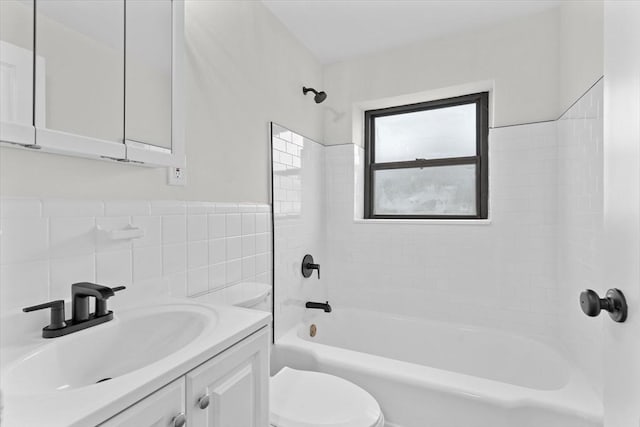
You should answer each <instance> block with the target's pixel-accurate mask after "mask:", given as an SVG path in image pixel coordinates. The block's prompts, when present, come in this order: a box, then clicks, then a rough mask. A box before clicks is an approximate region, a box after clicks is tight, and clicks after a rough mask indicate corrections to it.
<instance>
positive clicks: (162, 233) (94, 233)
mask: <svg viewBox="0 0 640 427" xmlns="http://www.w3.org/2000/svg"><path fill="white" fill-rule="evenodd" d="M127 229H132V230H131V233H132V234H134V235H136V234H143V236H141V237H136V238H133V239H122V240H118V239H114V238H113V237H114V235H115V234H117V232H118V231H120V230H127ZM136 229H139V230H141V231H136ZM0 230H1V232H2V234H0V307H1V308H2V309H3V310H9V309H17V308H20V307H23V306H25V305H29V304H36V303H40V302H44V301H48V300H52V299H68V298H69V297H70V285H71V283H74V282H80V281H95V282H97V283H101V284H105V285H108V286H116V285H125V286H132V285H133V286H135V283H137V282H142V281H150V280H151V281H152V280H154V279H158V280H161V279H162V280H163V282H164V283H167V282H168V289H169V292H170V293H171V294H172V295H177V296H193V295H198V294H203V293H206V292H209V291H213V290H216V289H220V288H224V287H226V286H229V285H232V284H234V283H237V282H241V281H257V282H263V283H268V284H271V277H272V273H271V268H272V267H271V266H272V262H271V257H272V254H271V252H272V250H271V248H272V245H271V207H270V206H269V205H267V204H253V203H212V202H183V201H139V200H135V201H118V200H113V201H112V200H105V201H100V200H91V201H87V200H58V199H42V200H40V199H30V198H3V199H1V200H0ZM113 232H116V233H113Z"/></svg>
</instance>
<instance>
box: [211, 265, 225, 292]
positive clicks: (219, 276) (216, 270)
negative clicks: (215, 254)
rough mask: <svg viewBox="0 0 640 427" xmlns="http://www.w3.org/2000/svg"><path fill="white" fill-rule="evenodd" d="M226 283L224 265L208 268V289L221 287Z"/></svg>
mask: <svg viewBox="0 0 640 427" xmlns="http://www.w3.org/2000/svg"><path fill="white" fill-rule="evenodd" d="M226 283H227V269H226V263H224V262H222V263H220V264H214V265H211V266H209V289H210V290H211V289H217V288H220V287H223V286H224V285H226Z"/></svg>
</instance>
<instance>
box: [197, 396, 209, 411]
mask: <svg viewBox="0 0 640 427" xmlns="http://www.w3.org/2000/svg"><path fill="white" fill-rule="evenodd" d="M198 407H199V408H200V409H207V408H208V407H209V395H208V394H205V395H204V396H202V397H201V398H200V399H198Z"/></svg>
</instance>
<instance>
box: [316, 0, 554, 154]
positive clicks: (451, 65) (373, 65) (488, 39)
mask: <svg viewBox="0 0 640 427" xmlns="http://www.w3.org/2000/svg"><path fill="white" fill-rule="evenodd" d="M559 20H560V13H559V10H558V9H557V8H556V9H552V10H550V11H547V12H544V13H540V14H536V15H532V16H529V17H525V18H519V19H517V20H513V21H511V22H508V23H504V24H500V25H494V26H491V27H490V28H485V29H483V30H478V31H473V32H470V33H465V34H460V35H456V36H449V37H445V38H441V39H436V40H428V41H424V42H419V43H415V44H412V45H409V46H405V47H401V48H396V49H392V50H389V51H385V52H380V53H376V54H372V55H368V56H364V57H361V58H356V59H353V60H350V61H345V62H340V63H336V64H333V65H329V66H327V67H326V68H325V72H324V80H325V90H326V91H327V93H328V94H329V97H328V98H327V101H326V107H325V111H326V113H325V143H326V144H344V143H349V142H353V143H358V144H359V143H361V142H359V141H352V137H351V134H352V116H351V108H352V105H353V104H354V103H360V102H363V101H369V100H376V99H380V98H387V97H393V96H399V95H407V94H412V93H416V92H424V91H428V90H434V89H439V88H444V87H449V86H458V85H462V84H467V83H470V82H479V81H487V80H489V81H493V82H494V89H495V90H494V93H493V100H492V101H493V104H494V105H493V111H494V123H495V126H504V125H512V124H519V123H526V122H535V121H541V120H550V119H556V118H558V116H559V114H560V110H559V105H558V92H559V71H560V57H559V25H558V24H559ZM323 105H324V104H323Z"/></svg>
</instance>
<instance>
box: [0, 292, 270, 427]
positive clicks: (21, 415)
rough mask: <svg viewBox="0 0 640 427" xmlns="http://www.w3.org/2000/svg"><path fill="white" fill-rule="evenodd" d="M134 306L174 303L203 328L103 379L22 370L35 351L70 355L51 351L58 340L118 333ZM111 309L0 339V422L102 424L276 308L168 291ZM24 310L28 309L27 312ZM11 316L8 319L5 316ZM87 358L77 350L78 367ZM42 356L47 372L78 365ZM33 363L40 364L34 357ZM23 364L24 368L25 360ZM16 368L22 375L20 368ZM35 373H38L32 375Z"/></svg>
mask: <svg viewBox="0 0 640 427" xmlns="http://www.w3.org/2000/svg"><path fill="white" fill-rule="evenodd" d="M136 310H137V311H140V310H147V312H151V313H153V312H155V313H167V312H171V311H172V310H174V311H175V310H177V311H181V312H185V313H186V312H193V313H197V316H199V317H198V319H201V321H199V322H198V323H199V326H198V327H199V329H198V333H197V334H196V335H194V336H195V338H194V339H193V340H190V342H187V343H181V344H179V345H178V346H177V348H176V349H171V350H170V351H169V352H168V353H169V354H167V355H166V356H163V357H162V358H159V359H157V360H153V361H152V362H151V363H149V364H148V365H142V366H141V367H139V368H138V369H135V370H132V371H130V372H128V373H124V374H122V375H120V376H117V377H114V378H113V379H110V380H108V381H104V382H101V383H98V384H89V385H84V386H79V387H73V385H71V386H69V387H68V388H67V387H65V386H62V387H57V388H56V389H51V388H49V389H47V388H46V387H42V388H41V387H40V386H39V385H38V380H39V378H38V375H39V374H38V373H37V372H34V371H35V370H34V369H29V370H27V371H24V372H25V374H22V372H23V371H20V370H19V369H21V366H20V364H21V363H25V361H26V362H29V359H33V358H36V357H38V355H41V354H44V353H43V352H49V353H50V354H53V355H57V354H66V353H61V352H59V351H52V349H54V347H52V346H58V347H57V348H59V349H62V346H65V345H69V346H71V345H74V346H77V343H78V342H83V341H82V340H83V339H85V340H86V339H89V342H91V341H90V340H93V339H95V337H96V336H98V337H99V336H100V335H94V336H89V335H88V334H109V333H110V332H111V336H114V334H113V333H114V331H116V330H117V329H111V331H109V329H110V328H118V327H120V328H122V323H121V322H124V321H126V319H131V318H135V313H136ZM114 312H115V315H114V320H112V321H110V322H108V323H105V324H102V325H98V326H95V327H92V328H89V329H86V330H83V331H80V332H76V333H73V334H70V335H67V336H63V337H60V338H52V339H44V338H42V336H41V330H40V328H32V327H31V328H29V329H28V330H27V331H26V332H24V333H22V334H21V335H20V336H15V335H14V336H12V337H9V339H6V338H7V337H5V339H3V343H2V346H1V347H0V360H1V362H2V369H1V379H2V381H0V384H1V386H2V414H1V417H2V418H1V420H2V425H3V426H6V427H12V426H30V425H33V426H36V425H37V426H41V425H46V426H51V427H54V426H86V425H97V424H99V423H101V422H103V421H105V420H107V419H108V418H110V417H111V416H113V415H115V414H117V413H118V412H120V411H122V410H124V409H126V408H127V407H129V406H131V405H133V404H135V403H136V402H138V401H139V400H141V399H143V398H145V397H146V396H148V395H149V394H151V393H153V392H154V391H156V390H157V389H159V388H161V387H162V386H164V385H166V384H167V383H169V382H171V381H173V380H174V379H176V378H179V377H180V376H182V375H184V374H185V373H187V372H188V371H190V370H191V369H193V368H195V367H197V366H198V365H200V364H202V363H204V362H205V361H207V360H209V359H210V358H212V357H214V356H216V355H217V354H219V353H221V352H222V351H224V350H225V349H227V348H229V347H231V346H233V345H234V344H236V343H237V342H239V341H241V340H242V339H244V338H245V337H247V336H249V335H251V334H253V333H255V332H256V331H258V330H261V329H263V328H265V327H267V326H268V325H269V324H270V322H271V315H270V313H267V312H262V311H257V310H250V309H243V308H237V307H228V306H214V305H208V304H202V303H196V302H194V301H193V300H190V299H177V298H170V297H164V298H157V299H155V300H154V301H153V302H149V301H147V302H146V304H145V305H144V306H140V305H137V306H136V305H132V306H129V307H126V308H125V307H120V308H115V309H114ZM20 314H22V313H20ZM22 315H23V316H26V314H22ZM16 316H17V315H16ZM165 317H166V316H165ZM18 318H19V317H18ZM7 320H8V319H5V321H7ZM129 321H130V320H129ZM119 322H120V324H119ZM42 326H44V325H42ZM143 327H144V328H146V329H145V330H148V332H149V334H148V337H149V338H146V337H147V335H146V334H144V336H145V339H149V340H151V339H153V338H152V337H153V333H154V325H152V324H145V325H144V326H143ZM180 327H181V328H182V330H183V331H186V328H191V327H192V326H190V324H189V323H185V324H184V325H182V326H180ZM193 327H195V325H193ZM81 334H83V335H81ZM116 336H117V335H116ZM72 340H75V341H72ZM79 340H80V341H79ZM178 341H179V340H178ZM114 342H115V343H116V345H122V348H114V349H113V351H114V353H117V354H118V355H120V356H121V358H123V357H124V358H125V359H126V358H127V351H128V348H127V343H118V341H117V339H115V341H114ZM151 351H153V350H151V349H150V350H149V352H151ZM105 353H106V354H104V355H103V356H104V360H105V362H106V363H107V364H108V363H109V361H110V357H111V354H110V351H109V350H107V351H106V352H105ZM88 354H91V353H88ZM94 355H95V352H94ZM123 355H124V356H123ZM146 356H149V354H148V353H146V354H145V355H144V357H146ZM82 357H83V351H82V349H80V350H79V351H78V365H79V366H78V369H81V368H82V367H81V366H80V365H82V363H81V359H82ZM132 357H135V356H132ZM41 359H44V360H46V361H47V362H48V363H43V365H47V366H42V369H43V371H42V375H49V374H48V372H49V371H48V370H58V371H64V369H67V370H70V369H71V370H73V366H71V367H69V363H70V361H69V360H56V358H53V360H49V359H50V358H49V357H47V358H43V357H41ZM74 362H75V361H71V363H74ZM130 362H131V361H130V360H127V361H126V363H130ZM29 363H32V362H29ZM62 365H66V366H62ZM27 366H29V365H27ZM36 367H37V368H38V369H39V366H37V364H36ZM22 368H24V365H23V366H22ZM17 372H19V373H20V374H19V375H16V373H17ZM54 372H56V371H54ZM31 375H33V377H31V378H29V377H30V376H31ZM58 378H59V376H58ZM55 384H58V383H55ZM70 384H71V382H70ZM39 388H41V389H39Z"/></svg>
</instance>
